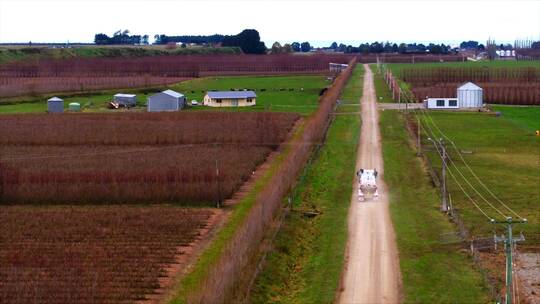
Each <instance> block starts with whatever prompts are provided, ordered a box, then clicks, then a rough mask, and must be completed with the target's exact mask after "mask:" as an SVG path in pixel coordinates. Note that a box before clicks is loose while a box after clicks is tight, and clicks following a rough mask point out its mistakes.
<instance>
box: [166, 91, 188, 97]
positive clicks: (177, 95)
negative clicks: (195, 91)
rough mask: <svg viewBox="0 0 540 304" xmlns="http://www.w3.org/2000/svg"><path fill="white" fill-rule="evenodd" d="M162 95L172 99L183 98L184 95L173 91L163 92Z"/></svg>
mask: <svg viewBox="0 0 540 304" xmlns="http://www.w3.org/2000/svg"><path fill="white" fill-rule="evenodd" d="M161 93H163V94H167V95H169V96H172V97H176V98H179V97H184V95H182V94H180V93H178V92H175V91H173V90H165V91H163V92H161Z"/></svg>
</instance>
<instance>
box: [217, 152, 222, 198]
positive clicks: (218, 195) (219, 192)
mask: <svg viewBox="0 0 540 304" xmlns="http://www.w3.org/2000/svg"><path fill="white" fill-rule="evenodd" d="M216 182H217V203H216V206H217V208H219V207H220V206H221V187H220V184H219V167H218V161H217V158H216Z"/></svg>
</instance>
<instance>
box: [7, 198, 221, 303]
mask: <svg viewBox="0 0 540 304" xmlns="http://www.w3.org/2000/svg"><path fill="white" fill-rule="evenodd" d="M217 212H218V210H212V209H184V208H178V207H171V206H159V207H140V206H130V207H127V206H106V207H97V206H84V207H81V206H58V207H50V206H49V207H37V206H26V207H23V206H0V228H1V229H0V302H2V303H6V304H7V303H133V302H137V301H141V300H144V299H149V298H156V297H159V296H160V295H161V294H163V288H165V287H167V285H170V284H171V283H173V282H174V281H168V280H166V279H165V278H166V277H168V276H171V275H173V274H174V273H176V272H178V271H181V270H182V269H181V268H182V267H183V266H185V265H184V264H182V262H181V259H183V257H184V256H185V253H186V251H188V247H189V246H190V245H191V244H192V243H193V242H195V241H197V240H198V239H200V238H201V237H202V235H203V234H204V233H205V232H204V231H205V230H208V229H210V228H211V225H212V221H213V220H212V218H214V217H215V214H216V213H217ZM177 268H180V269H177Z"/></svg>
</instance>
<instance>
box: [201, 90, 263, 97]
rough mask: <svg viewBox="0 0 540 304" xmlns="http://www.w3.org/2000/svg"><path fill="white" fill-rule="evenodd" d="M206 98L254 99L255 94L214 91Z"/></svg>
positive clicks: (250, 92)
mask: <svg viewBox="0 0 540 304" xmlns="http://www.w3.org/2000/svg"><path fill="white" fill-rule="evenodd" d="M207 94H208V97H210V98H212V99H214V98H223V99H238V98H255V97H257V94H255V92H253V91H214V92H208V93H207Z"/></svg>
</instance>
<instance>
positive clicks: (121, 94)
mask: <svg viewBox="0 0 540 304" xmlns="http://www.w3.org/2000/svg"><path fill="white" fill-rule="evenodd" d="M135 96H136V95H135V94H123V93H118V94H114V97H130V98H131V97H135Z"/></svg>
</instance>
